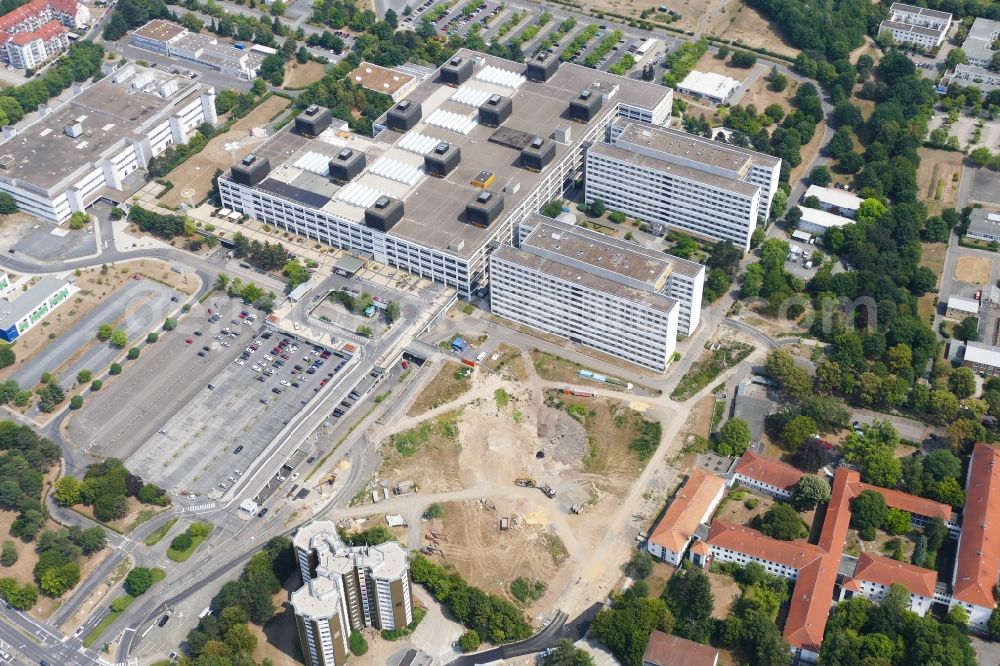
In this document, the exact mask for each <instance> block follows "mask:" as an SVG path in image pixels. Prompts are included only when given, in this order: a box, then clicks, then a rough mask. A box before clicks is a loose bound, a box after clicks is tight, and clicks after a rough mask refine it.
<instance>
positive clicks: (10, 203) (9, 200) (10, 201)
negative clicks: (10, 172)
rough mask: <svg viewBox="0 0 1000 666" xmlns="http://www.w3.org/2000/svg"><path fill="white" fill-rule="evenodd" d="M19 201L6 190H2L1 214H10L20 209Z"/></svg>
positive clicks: (0, 196)
mask: <svg viewBox="0 0 1000 666" xmlns="http://www.w3.org/2000/svg"><path fill="white" fill-rule="evenodd" d="M18 210H19V209H18V206H17V201H15V200H14V197H12V196H11V195H9V194H7V193H6V192H0V215H10V214H12V213H16V212H17V211H18Z"/></svg>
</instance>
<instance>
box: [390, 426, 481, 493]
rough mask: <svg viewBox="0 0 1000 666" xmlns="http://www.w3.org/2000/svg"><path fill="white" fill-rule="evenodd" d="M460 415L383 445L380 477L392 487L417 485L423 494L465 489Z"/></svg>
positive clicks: (411, 431)
mask: <svg viewBox="0 0 1000 666" xmlns="http://www.w3.org/2000/svg"><path fill="white" fill-rule="evenodd" d="M459 416H460V412H451V413H449V414H445V415H443V416H440V417H438V418H436V419H433V420H430V421H425V422H423V423H421V424H419V425H416V426H414V427H412V428H410V429H408V430H404V431H403V432H401V433H397V434H396V435H394V436H393V437H392V438H390V439H389V440H387V441H386V442H383V443H382V445H381V454H382V459H383V463H382V469H381V470H380V475H381V477H382V478H383V479H386V480H388V481H389V483H390V485H394V484H396V483H401V482H403V481H416V482H417V484H418V485H419V487H420V490H421V492H430V493H435V492H444V491H446V490H455V489H457V488H461V487H462V482H461V479H460V476H459V471H458V470H459V468H458V459H459V454H460V453H461V450H462V446H461V444H460V442H459V439H458V435H457V432H456V430H457V426H456V422H457V420H458V418H459Z"/></svg>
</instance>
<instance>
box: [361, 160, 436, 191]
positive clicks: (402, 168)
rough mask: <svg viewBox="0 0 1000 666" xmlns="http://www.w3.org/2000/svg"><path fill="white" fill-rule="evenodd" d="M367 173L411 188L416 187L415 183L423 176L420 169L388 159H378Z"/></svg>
mask: <svg viewBox="0 0 1000 666" xmlns="http://www.w3.org/2000/svg"><path fill="white" fill-rule="evenodd" d="M368 171H369V172H370V173H373V174H375V175H376V176H382V177H383V178H388V179H389V180H393V181H396V182H397V183H403V184H404V185H409V186H411V187H412V186H413V185H416V184H417V181H418V180H420V176H422V175H423V172H422V171H421V170H420V167H417V166H413V165H412V164H407V163H406V162H400V161H399V160H394V159H392V158H390V157H380V158H379V159H378V161H376V162H375V164H373V165H372V166H371V168H370V169H368Z"/></svg>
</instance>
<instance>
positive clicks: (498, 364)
mask: <svg viewBox="0 0 1000 666" xmlns="http://www.w3.org/2000/svg"><path fill="white" fill-rule="evenodd" d="M494 353H495V355H496V356H497V359H496V360H495V361H494V360H493V357H492V356H490V357H489V358H487V359H485V360H484V361H483V365H484V366H486V367H487V368H489V369H490V370H492V371H493V372H498V373H500V377H501V378H503V379H506V380H510V381H518V382H523V381H525V380H526V379H527V378H528V368H527V365H526V361H525V359H524V356H523V355H522V354H521V350H520V349H518V348H517V347H514V346H512V345H509V344H507V343H506V342H501V343H500V345H499V346H498V347H497V349H496V352H494Z"/></svg>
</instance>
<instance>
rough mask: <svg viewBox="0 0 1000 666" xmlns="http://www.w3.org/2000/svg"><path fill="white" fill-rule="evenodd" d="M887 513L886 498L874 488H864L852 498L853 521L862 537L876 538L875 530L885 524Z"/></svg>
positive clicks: (867, 538)
mask: <svg viewBox="0 0 1000 666" xmlns="http://www.w3.org/2000/svg"><path fill="white" fill-rule="evenodd" d="M887 513H888V507H886V505H885V498H883V497H882V495H881V494H880V493H877V492H875V491H874V490H862V491H861V492H860V493H859V494H858V496H857V497H855V498H854V499H853V500H851V523H852V524H853V525H854V526H855V527H856V528H857V529H858V531H859V532H860V536H861V538H862V539H866V540H871V539H874V538H875V530H876V529H878V528H879V527H882V525H884V524H885V517H886V514H887Z"/></svg>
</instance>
